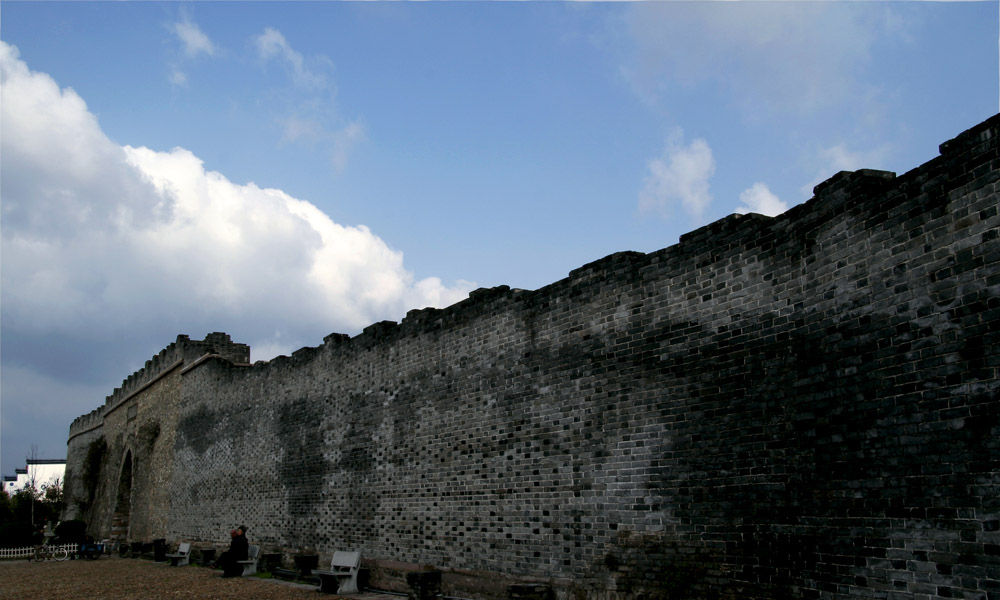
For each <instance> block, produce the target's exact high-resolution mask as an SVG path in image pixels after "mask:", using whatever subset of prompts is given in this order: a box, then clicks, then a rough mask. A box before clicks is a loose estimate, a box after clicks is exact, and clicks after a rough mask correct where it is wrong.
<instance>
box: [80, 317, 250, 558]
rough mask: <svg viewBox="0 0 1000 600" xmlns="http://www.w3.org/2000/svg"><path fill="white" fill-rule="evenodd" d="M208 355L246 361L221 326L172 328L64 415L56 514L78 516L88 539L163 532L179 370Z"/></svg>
mask: <svg viewBox="0 0 1000 600" xmlns="http://www.w3.org/2000/svg"><path fill="white" fill-rule="evenodd" d="M211 355H216V356H221V357H224V359H225V360H228V361H230V362H232V363H235V364H246V363H248V362H249V359H250V350H249V347H248V346H246V345H245V344H234V343H232V342H231V341H230V339H229V336H228V335H226V334H222V333H213V334H210V335H208V336H206V338H205V340H194V341H192V340H190V339H189V338H188V336H186V335H181V336H178V337H177V340H176V341H175V342H174V343H172V344H170V345H169V346H167V347H166V348H164V349H163V350H162V351H161V352H160V353H159V354H157V355H156V356H154V357H153V358H152V359H150V360H148V361H146V364H145V366H144V367H143V368H142V369H140V370H139V371H136V372H135V373H133V374H132V375H131V376H129V377H128V378H127V379H126V380H125V381H123V382H122V386H121V387H120V388H117V389H115V390H114V392H113V393H112V394H111V395H110V396H108V397H107V399H106V400H105V403H104V405H102V406H100V407H98V408H97V409H95V410H94V411H92V412H91V413H89V414H87V415H84V416H82V417H79V418H78V419H76V420H75V421H74V422H73V423H72V425H71V426H70V437H69V441H68V452H67V456H68V458H67V471H66V492H65V493H66V498H67V509H66V513H65V514H64V518H74V519H82V520H84V521H86V522H87V524H88V533H89V534H90V535H92V536H93V537H94V538H95V539H105V538H111V539H115V540H121V541H126V540H146V541H149V540H152V539H156V538H161V537H164V536H165V535H166V531H167V515H168V507H169V506H170V497H169V493H170V479H171V476H172V471H173V462H174V461H173V448H174V435H175V432H176V430H177V427H176V422H177V409H178V405H179V403H180V398H181V391H180V386H181V371H182V369H183V367H184V366H185V365H188V366H189V365H191V364H194V363H196V362H197V360H199V359H202V358H203V357H205V356H211Z"/></svg>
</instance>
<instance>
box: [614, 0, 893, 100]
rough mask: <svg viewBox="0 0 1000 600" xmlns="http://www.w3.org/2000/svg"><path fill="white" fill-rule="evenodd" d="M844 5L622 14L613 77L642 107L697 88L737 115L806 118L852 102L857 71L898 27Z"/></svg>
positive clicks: (883, 12) (708, 6) (663, 7)
mask: <svg viewBox="0 0 1000 600" xmlns="http://www.w3.org/2000/svg"><path fill="white" fill-rule="evenodd" d="M864 4H865V3H854V2H649V3H637V4H634V5H632V6H630V7H629V9H628V11H627V12H626V13H625V14H626V18H625V28H626V31H627V34H628V36H629V38H630V39H631V40H632V42H633V44H634V49H633V52H632V53H631V55H630V56H629V57H628V59H627V60H626V62H625V64H624V65H623V71H624V73H625V75H626V76H627V78H628V79H629V81H630V82H631V83H632V85H633V87H634V89H635V91H636V92H637V93H638V94H639V95H640V96H641V97H643V98H645V99H646V100H647V101H649V102H651V103H654V104H656V103H658V102H660V101H661V100H662V99H663V98H664V96H665V95H667V94H671V93H674V92H675V91H676V90H678V89H683V88H685V87H693V86H698V85H702V84H706V85H718V86H721V87H722V88H723V89H726V90H728V91H729V95H730V99H731V102H732V103H733V104H734V105H736V106H739V107H740V108H741V109H742V110H743V111H744V112H745V113H746V114H747V115H749V116H752V117H757V116H759V115H761V114H764V113H769V114H772V115H778V116H782V115H785V114H788V113H793V114H815V113H816V112H817V111H820V110H823V109H825V108H829V107H832V106H837V105H839V104H840V103H841V101H842V100H844V99H850V98H855V97H858V96H860V95H864V94H863V93H862V91H861V90H862V88H864V86H865V84H864V83H863V81H862V69H863V67H864V66H865V65H866V64H867V63H868V60H869V57H870V49H871V47H872V46H873V44H874V43H875V42H876V41H877V40H878V39H879V37H880V36H884V35H887V34H891V33H892V31H893V27H896V26H897V25H898V19H894V18H893V13H892V11H891V10H890V9H887V8H885V9H879V10H871V9H870V8H869V7H867V6H863V5H864Z"/></svg>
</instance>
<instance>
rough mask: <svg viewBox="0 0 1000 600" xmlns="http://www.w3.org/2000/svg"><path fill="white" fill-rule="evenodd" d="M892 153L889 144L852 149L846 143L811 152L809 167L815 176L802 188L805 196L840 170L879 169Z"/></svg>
mask: <svg viewBox="0 0 1000 600" xmlns="http://www.w3.org/2000/svg"><path fill="white" fill-rule="evenodd" d="M891 153H892V148H891V146H890V145H889V144H882V145H879V146H877V147H874V148H870V149H868V150H864V151H859V150H852V149H851V148H849V147H848V146H847V144H845V143H839V144H834V145H833V146H829V147H826V148H819V149H816V150H814V151H812V152H811V153H810V158H809V160H808V163H809V164H808V165H807V168H809V169H811V170H812V172H814V173H815V176H814V177H813V178H812V179H811V180H810V181H809V182H808V183H807V184H806V185H804V186H802V188H801V193H802V197H803V198H809V197H811V196H812V193H813V188H814V187H815V186H816V185H817V184H819V183H822V182H823V181H826V180H827V179H829V178H830V177H832V176H834V175H836V174H837V173H839V172H840V171H857V170H858V169H879V168H881V167H882V165H884V164H885V163H886V160H887V159H888V157H889V156H890V155H891Z"/></svg>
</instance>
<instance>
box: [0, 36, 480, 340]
mask: <svg viewBox="0 0 1000 600" xmlns="http://www.w3.org/2000/svg"><path fill="white" fill-rule="evenodd" d="M0 68H2V91H3V98H2V103H0V124H2V128H3V132H4V135H3V137H2V140H0V143H2V156H3V163H2V164H3V177H2V181H0V193H2V196H3V200H4V203H3V221H2V239H0V245H2V246H0V250H2V266H3V268H2V280H0V281H2V290H3V304H2V316H3V324H4V329H5V336H6V335H7V334H8V333H10V334H11V336H10V338H9V339H10V340H13V339H15V338H18V337H23V338H28V337H32V336H36V337H37V336H45V335H49V336H57V337H58V336H76V337H77V338H78V339H81V340H83V339H97V338H101V337H107V336H108V335H109V333H108V332H114V334H115V335H120V334H121V332H122V331H123V330H126V331H131V332H132V334H133V335H138V332H141V331H148V330H149V329H150V328H160V329H161V330H162V329H168V330H169V329H174V332H175V333H180V332H183V333H190V334H192V335H194V336H199V335H202V334H203V333H204V332H207V331H214V330H218V329H223V328H227V329H229V330H230V333H233V334H234V335H237V336H238V337H239V338H240V341H246V342H251V343H262V344H270V345H271V346H273V347H288V346H290V345H291V346H294V345H295V344H297V343H298V344H300V345H301V344H302V343H305V342H309V343H316V340H317V339H319V338H322V336H323V335H325V334H326V333H329V332H332V331H343V332H348V333H350V332H355V331H357V330H359V329H360V328H362V327H364V326H365V325H367V324H369V323H372V322H375V321H378V320H381V319H398V318H400V317H401V316H402V315H404V314H405V313H406V311H407V310H409V309H412V308H420V307H423V306H445V305H448V304H451V303H454V302H456V301H458V300H461V299H462V298H464V297H465V296H466V295H467V294H468V291H469V290H470V289H471V288H472V287H473V285H472V284H470V283H468V282H457V283H456V284H454V285H451V286H448V285H445V284H444V283H442V282H441V281H440V280H439V279H437V278H433V277H431V278H426V279H421V280H417V279H416V278H415V277H414V276H413V274H412V273H410V272H409V271H407V270H406V268H405V267H404V265H403V255H402V253H401V252H400V251H398V250H395V249H393V248H391V247H390V246H389V245H388V244H387V243H386V242H385V241H384V240H382V239H381V238H379V237H378V236H377V235H375V234H374V233H373V232H372V231H370V230H369V229H368V228H367V227H365V226H363V225H358V226H348V225H341V224H338V223H335V222H334V221H333V220H332V219H330V217H329V216H328V215H326V214H324V213H323V212H322V211H320V210H319V209H318V208H316V206H314V205H313V204H311V203H309V202H307V201H304V200H301V199H297V198H294V197H292V196H290V195H288V194H286V193H284V192H283V191H281V190H277V189H269V188H262V187H259V186H257V185H255V184H254V183H252V182H250V183H242V184H241V183H236V182H233V181H230V180H229V179H227V178H226V177H225V176H224V175H223V174H221V173H218V172H215V171H211V170H209V169H206V168H205V165H204V164H203V162H202V161H201V160H200V159H199V158H198V157H197V156H195V155H194V154H192V153H191V152H190V151H188V150H185V149H183V148H174V149H172V150H170V151H158V150H153V149H150V148H145V147H129V146H126V147H121V146H119V145H117V144H115V143H114V142H113V141H111V140H110V139H108V138H107V136H106V135H105V134H104V133H103V131H102V130H101V128H100V126H99V124H98V122H97V119H96V118H95V117H94V115H93V114H92V113H91V112H89V110H88V109H87V106H86V104H85V103H84V101H83V100H82V99H81V98H80V96H79V95H77V94H76V93H75V92H74V91H73V90H71V89H60V88H59V86H58V85H57V83H56V82H55V81H54V80H53V79H52V78H51V77H49V76H48V75H46V74H43V73H35V72H31V71H30V70H29V69H28V67H27V65H26V64H25V63H24V62H23V61H21V60H20V58H19V56H18V53H17V50H16V48H14V47H12V46H9V45H7V44H5V43H3V42H0ZM276 332H279V333H280V335H281V336H283V337H282V339H281V340H280V341H278V340H276ZM169 341H170V340H169V339H167V340H159V339H158V340H157V341H156V342H155V344H158V345H161V344H162V343H165V342H169ZM154 350H155V347H154ZM255 354H256V353H255ZM8 356H9V353H5V358H7V357H8ZM257 357H258V358H260V356H259V355H257ZM26 360H27V359H26Z"/></svg>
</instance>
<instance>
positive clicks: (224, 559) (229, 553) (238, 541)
mask: <svg viewBox="0 0 1000 600" xmlns="http://www.w3.org/2000/svg"><path fill="white" fill-rule="evenodd" d="M230 536H232V541H230V542H229V550H226V551H225V552H223V553H222V556H220V557H219V560H218V562H216V563H215V565H216V567H219V568H221V569H222V576H223V577H239V576H240V575H242V574H243V565H241V564H239V563H238V562H237V561H240V560H246V559H247V552H248V549H249V548H250V542H249V541H247V527H246V525H240V526H239V527H237V528H236V529H234V530H232V531H231V532H230Z"/></svg>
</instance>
